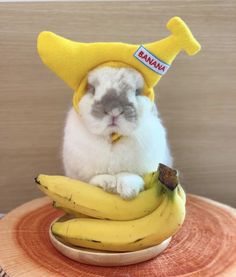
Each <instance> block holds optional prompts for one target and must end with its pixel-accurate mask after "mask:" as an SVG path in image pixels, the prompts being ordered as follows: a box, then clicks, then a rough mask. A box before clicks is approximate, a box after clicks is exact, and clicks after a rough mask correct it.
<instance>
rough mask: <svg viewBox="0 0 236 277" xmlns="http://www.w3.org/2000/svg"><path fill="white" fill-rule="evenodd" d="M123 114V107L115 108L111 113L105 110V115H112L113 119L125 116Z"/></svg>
mask: <svg viewBox="0 0 236 277" xmlns="http://www.w3.org/2000/svg"><path fill="white" fill-rule="evenodd" d="M123 112H124V111H123V109H122V108H121V107H117V108H113V109H112V110H110V111H106V110H105V113H106V114H109V115H111V116H112V117H118V116H119V115H121V114H123Z"/></svg>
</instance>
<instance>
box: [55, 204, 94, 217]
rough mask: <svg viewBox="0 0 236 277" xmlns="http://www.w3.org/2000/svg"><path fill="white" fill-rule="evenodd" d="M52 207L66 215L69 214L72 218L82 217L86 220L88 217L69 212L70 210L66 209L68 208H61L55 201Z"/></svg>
mask: <svg viewBox="0 0 236 277" xmlns="http://www.w3.org/2000/svg"><path fill="white" fill-rule="evenodd" d="M52 206H53V208H56V209H59V210H63V211H64V212H65V213H66V214H69V215H72V216H74V217H80V218H81V217H84V218H87V217H89V216H87V215H85V214H81V213H79V212H75V211H73V210H71V209H68V208H66V207H63V206H62V205H60V204H59V203H58V202H56V201H53V202H52Z"/></svg>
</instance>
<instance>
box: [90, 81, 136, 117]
mask: <svg viewBox="0 0 236 277" xmlns="http://www.w3.org/2000/svg"><path fill="white" fill-rule="evenodd" d="M127 86H128V85H125V86H123V87H122V91H121V92H120V93H118V92H117V91H116V90H115V89H114V88H110V89H108V90H107V91H106V94H105V95H104V96H103V97H102V99H101V100H99V101H95V103H94V104H93V106H92V111H91V114H92V115H93V116H94V117H97V118H99V119H102V118H104V117H105V116H106V115H107V114H111V112H112V111H114V110H117V111H118V112H119V114H123V115H124V117H125V119H126V120H127V121H134V120H136V119H137V113H136V109H135V107H134V105H133V104H132V103H131V102H130V101H129V99H128V97H127V93H126V91H127V89H128V87H127Z"/></svg>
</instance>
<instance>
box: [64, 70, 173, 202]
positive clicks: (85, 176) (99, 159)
mask: <svg viewBox="0 0 236 277" xmlns="http://www.w3.org/2000/svg"><path fill="white" fill-rule="evenodd" d="M121 75H122V76H123V78H120V77H121ZM95 79H98V80H99V85H98V86H97V87H96V93H95V95H94V96H93V95H91V94H89V93H87V94H85V96H83V98H82V100H81V101H80V103H79V110H80V114H78V113H77V112H76V111H75V110H74V109H73V108H71V109H70V111H69V113H68V116H67V120H66V125H65V130H64V142H63V163H64V168H65V174H66V175H67V176H69V177H71V178H75V179H80V180H82V181H85V182H89V183H91V184H94V185H98V186H101V187H103V188H104V189H105V190H107V191H110V192H113V193H119V194H120V195H121V196H122V197H123V198H132V197H135V196H136V195H137V194H138V193H139V192H140V191H141V190H142V189H143V186H144V182H143V179H142V178H141V176H142V175H143V174H145V173H148V172H151V171H155V170H156V169H157V167H158V164H159V163H163V164H166V165H168V166H172V157H171V155H170V151H169V147H168V142H167V139H166V131H165V128H164V127H163V125H162V123H161V120H160V119H159V117H158V114H157V110H156V106H155V104H154V103H152V102H151V101H150V100H149V99H148V98H147V97H145V96H136V95H135V90H136V89H137V88H138V87H140V86H143V79H142V76H141V74H140V73H138V72H137V71H135V70H131V69H126V68H122V69H116V68H102V69H97V70H94V71H92V72H91V73H90V74H89V77H88V81H89V83H92V84H93V81H94V80H95ZM120 79H122V80H123V81H124V82H126V83H129V84H131V87H132V88H131V89H130V91H129V92H128V97H129V100H130V101H131V102H132V103H133V105H134V106H135V108H136V109H137V112H138V120H137V121H133V122H128V121H127V120H125V118H124V117H123V116H122V115H120V116H119V117H118V120H117V123H118V126H117V127H108V124H109V122H110V117H111V115H107V116H105V117H104V118H102V119H98V118H94V117H93V116H92V115H91V113H90V111H91V107H92V104H93V103H94V101H95V100H99V99H101V97H102V96H103V95H104V93H105V92H106V90H107V89H108V88H115V89H117V90H118V89H119V88H120V86H122V84H121V83H120ZM117 80H119V81H117ZM112 132H117V133H119V134H121V135H123V137H122V138H121V139H120V141H118V142H115V143H114V144H112V143H111V140H110V134H111V133H112Z"/></svg>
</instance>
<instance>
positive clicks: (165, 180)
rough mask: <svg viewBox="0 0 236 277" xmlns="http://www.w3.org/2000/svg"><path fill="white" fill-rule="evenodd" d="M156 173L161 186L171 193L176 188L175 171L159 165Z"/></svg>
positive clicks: (176, 178)
mask: <svg viewBox="0 0 236 277" xmlns="http://www.w3.org/2000/svg"><path fill="white" fill-rule="evenodd" d="M158 171H159V176H158V179H159V181H160V182H161V183H162V184H163V185H165V186H166V187H167V188H168V189H169V190H171V191H173V190H174V189H175V188H176V187H177V186H178V177H177V170H175V169H172V168H170V167H168V166H166V165H164V164H161V163H160V164H159V167H158Z"/></svg>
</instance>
